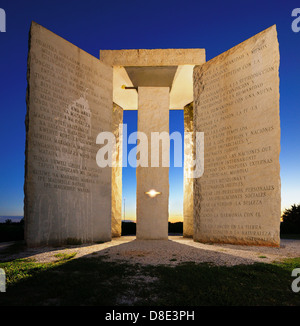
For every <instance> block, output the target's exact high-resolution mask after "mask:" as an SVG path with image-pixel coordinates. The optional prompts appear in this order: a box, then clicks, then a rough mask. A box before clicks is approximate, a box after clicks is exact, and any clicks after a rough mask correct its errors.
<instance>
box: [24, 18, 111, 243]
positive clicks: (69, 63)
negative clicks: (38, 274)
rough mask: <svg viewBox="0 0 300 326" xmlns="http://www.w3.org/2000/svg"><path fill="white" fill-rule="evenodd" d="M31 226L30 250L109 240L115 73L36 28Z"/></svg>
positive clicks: (30, 123) (30, 115) (29, 123)
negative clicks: (105, 146)
mask: <svg viewBox="0 0 300 326" xmlns="http://www.w3.org/2000/svg"><path fill="white" fill-rule="evenodd" d="M27 79H28V89H27V116H26V132H27V135H26V172H25V187H24V191H25V207H24V213H25V221H26V241H27V242H28V244H29V245H37V244H48V243H62V242H64V241H66V239H68V238H76V239H77V240H80V241H82V242H86V241H91V240H94V241H95V240H109V239H110V237H111V225H110V214H111V168H104V169H100V168H99V167H98V166H97V164H96V153H97V150H98V149H99V148H98V147H97V146H98V145H96V141H95V140H96V137H97V134H98V133H99V132H101V131H111V123H112V68H111V67H108V66H106V65H105V64H103V63H101V62H100V61H99V60H97V59H96V58H94V57H92V56H91V55H89V54H88V53H86V52H84V51H82V50H80V49H78V48H77V47H76V46H74V45H72V44H71V43H69V42H67V41H65V40H64V39H62V38H60V37H59V36H57V35H55V34H53V33H51V32H50V31H48V30H47V29H45V28H43V27H42V26H40V25H38V24H36V23H33V24H32V26H31V31H30V47H29V55H28V76H27Z"/></svg>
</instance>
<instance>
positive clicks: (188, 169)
mask: <svg viewBox="0 0 300 326" xmlns="http://www.w3.org/2000/svg"><path fill="white" fill-rule="evenodd" d="M183 117H184V133H185V134H184V170H183V236H184V237H189V238H190V237H193V233H194V232H193V229H194V208H193V203H194V200H193V184H194V179H193V178H191V176H192V171H193V160H194V158H193V144H194V142H193V103H190V104H189V105H187V106H185V107H184V110H183Z"/></svg>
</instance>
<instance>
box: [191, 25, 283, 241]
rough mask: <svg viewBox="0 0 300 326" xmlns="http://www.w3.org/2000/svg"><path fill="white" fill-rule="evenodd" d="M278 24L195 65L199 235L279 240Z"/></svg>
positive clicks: (205, 238)
mask: <svg viewBox="0 0 300 326" xmlns="http://www.w3.org/2000/svg"><path fill="white" fill-rule="evenodd" d="M278 69H279V49H278V41H277V32H276V27H275V26H272V27H270V28H269V29H267V30H265V31H263V32H261V33H259V34H257V35H255V36H254V37H252V38H250V39H248V40H246V41H245V42H243V43H241V44H239V45H237V46H235V47H234V48H232V49H231V50H229V51H227V52H225V53H223V54H221V55H219V56H218V57H216V58H214V59H212V60H210V61H208V62H207V63H205V64H203V65H202V66H198V67H195V69H194V131H202V132H204V134H205V136H204V137H205V150H204V153H205V168H204V174H203V176H202V177H201V178H199V179H195V180H194V240H196V241H201V242H224V243H233V244H247V245H266V246H279V243H280V238H279V230H280V215H281V214H280V211H281V209H280V202H281V199H280V166H279V153H280V121H279V77H278Z"/></svg>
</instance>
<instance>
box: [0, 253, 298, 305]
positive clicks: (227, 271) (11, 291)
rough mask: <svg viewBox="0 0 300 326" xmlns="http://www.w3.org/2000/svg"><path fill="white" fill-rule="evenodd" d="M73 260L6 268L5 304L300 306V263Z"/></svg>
mask: <svg viewBox="0 0 300 326" xmlns="http://www.w3.org/2000/svg"><path fill="white" fill-rule="evenodd" d="M73 257H74V255H72V254H71V255H69V256H59V257H57V258H60V259H59V260H57V261H55V262H52V263H44V264H41V263H38V262H35V261H32V260H29V259H19V260H14V261H12V262H6V263H0V268H4V270H5V273H6V277H7V278H6V280H7V290H6V292H5V293H1V294H0V305H2V306H3V305H99V306H105V305H110V306H113V305H163V306H203V305H220V306H229V305H300V293H293V292H292V290H291V283H292V281H293V278H292V277H291V272H292V270H293V269H294V268H300V258H296V259H289V260H286V261H285V262H284V263H274V264H265V263H256V264H253V265H239V266H233V267H225V266H214V265H210V264H193V263H187V264H181V265H178V266H176V267H171V266H142V265H130V264H128V263H122V262H119V263H112V262H105V261H103V258H99V257H91V258H77V259H72V258H73Z"/></svg>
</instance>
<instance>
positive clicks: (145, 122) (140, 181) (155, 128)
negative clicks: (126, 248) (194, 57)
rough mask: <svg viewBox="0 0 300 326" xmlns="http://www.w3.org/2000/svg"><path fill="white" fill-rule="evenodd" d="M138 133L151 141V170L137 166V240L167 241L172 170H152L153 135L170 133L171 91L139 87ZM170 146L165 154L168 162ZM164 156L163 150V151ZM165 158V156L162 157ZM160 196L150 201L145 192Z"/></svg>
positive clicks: (161, 167)
mask: <svg viewBox="0 0 300 326" xmlns="http://www.w3.org/2000/svg"><path fill="white" fill-rule="evenodd" d="M138 95H139V109H138V131H139V132H143V133H145V134H146V135H147V137H148V167H142V166H137V168H136V179H137V211H136V212H137V233H136V236H137V239H167V238H168V217H169V167H163V166H162V162H161V161H162V159H161V160H160V164H159V166H158V167H151V166H150V164H151V155H150V154H151V150H153V151H157V150H158V148H157V147H156V148H153V147H152V148H151V146H150V145H151V133H152V132H159V133H161V132H167V133H169V88H168V87H139V88H138ZM169 149H170V143H169V142H168V144H167V149H166V151H165V153H164V154H167V157H168V158H169V155H170V152H169ZM160 152H161V154H162V146H161V149H160ZM160 157H162V156H160ZM151 189H155V190H156V191H158V192H161V194H160V195H158V196H156V197H154V198H151V197H149V196H148V195H147V194H146V192H148V191H149V190H151Z"/></svg>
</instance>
